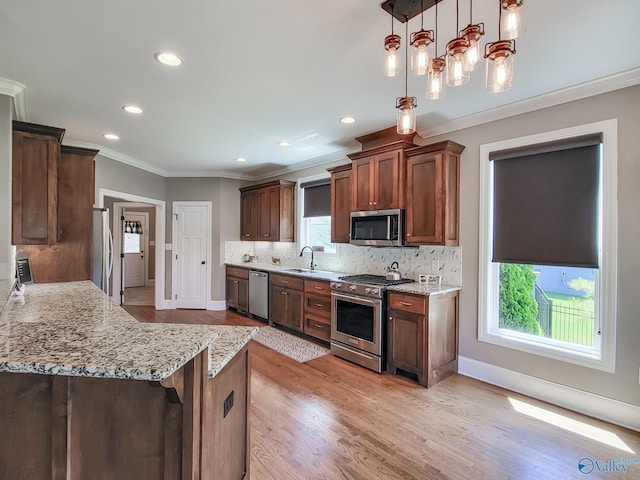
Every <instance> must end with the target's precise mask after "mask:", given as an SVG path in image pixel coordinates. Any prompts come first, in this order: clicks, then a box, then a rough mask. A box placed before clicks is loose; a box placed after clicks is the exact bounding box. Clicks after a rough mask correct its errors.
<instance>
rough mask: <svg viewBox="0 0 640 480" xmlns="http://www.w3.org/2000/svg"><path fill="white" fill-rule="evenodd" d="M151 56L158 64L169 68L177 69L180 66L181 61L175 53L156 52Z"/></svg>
mask: <svg viewBox="0 0 640 480" xmlns="http://www.w3.org/2000/svg"><path fill="white" fill-rule="evenodd" d="M153 56H154V58H155V59H156V60H157V61H158V62H160V63H161V64H163V65H167V66H169V67H177V66H179V65H182V59H181V58H180V57H179V56H177V55H176V54H175V53H171V52H156V53H155V54H154V55H153Z"/></svg>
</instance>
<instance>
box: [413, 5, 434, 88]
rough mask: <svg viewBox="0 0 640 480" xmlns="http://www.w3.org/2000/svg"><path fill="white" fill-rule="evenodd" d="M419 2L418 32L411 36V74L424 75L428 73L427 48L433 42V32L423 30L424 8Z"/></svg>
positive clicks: (428, 59)
mask: <svg viewBox="0 0 640 480" xmlns="http://www.w3.org/2000/svg"><path fill="white" fill-rule="evenodd" d="M422 2H423V0H420V12H421V13H420V30H419V31H417V32H413V33H412V34H411V43H410V45H411V72H412V73H413V74H414V75H426V74H427V72H428V71H429V63H430V61H431V59H430V56H429V46H430V45H431V43H432V42H433V30H425V29H424V10H423V9H424V6H423V3H422Z"/></svg>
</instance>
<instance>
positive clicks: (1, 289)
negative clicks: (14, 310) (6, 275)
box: [0, 280, 15, 312]
mask: <svg viewBox="0 0 640 480" xmlns="http://www.w3.org/2000/svg"><path fill="white" fill-rule="evenodd" d="M14 285H15V280H0V312H2V307H4V304H5V302H6V300H7V298H9V295H11V292H12V291H13V286H14Z"/></svg>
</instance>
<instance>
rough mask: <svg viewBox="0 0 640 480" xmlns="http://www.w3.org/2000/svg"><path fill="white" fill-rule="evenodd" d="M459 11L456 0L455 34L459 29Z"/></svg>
mask: <svg viewBox="0 0 640 480" xmlns="http://www.w3.org/2000/svg"><path fill="white" fill-rule="evenodd" d="M459 24H460V12H459V4H458V0H456V35H459V34H458V32H459V31H460V25H459Z"/></svg>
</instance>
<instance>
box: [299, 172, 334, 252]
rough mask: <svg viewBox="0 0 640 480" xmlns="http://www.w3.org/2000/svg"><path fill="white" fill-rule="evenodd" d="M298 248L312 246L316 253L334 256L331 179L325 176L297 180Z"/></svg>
mask: <svg viewBox="0 0 640 480" xmlns="http://www.w3.org/2000/svg"><path fill="white" fill-rule="evenodd" d="M298 198H299V209H298V212H299V216H300V218H299V223H298V225H300V231H299V242H300V248H302V247H303V246H305V245H309V246H312V247H313V249H314V250H315V251H316V252H321V253H325V254H335V253H336V244H334V243H331V177H330V176H328V175H325V174H322V175H315V176H313V177H305V178H301V179H299V180H298Z"/></svg>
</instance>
